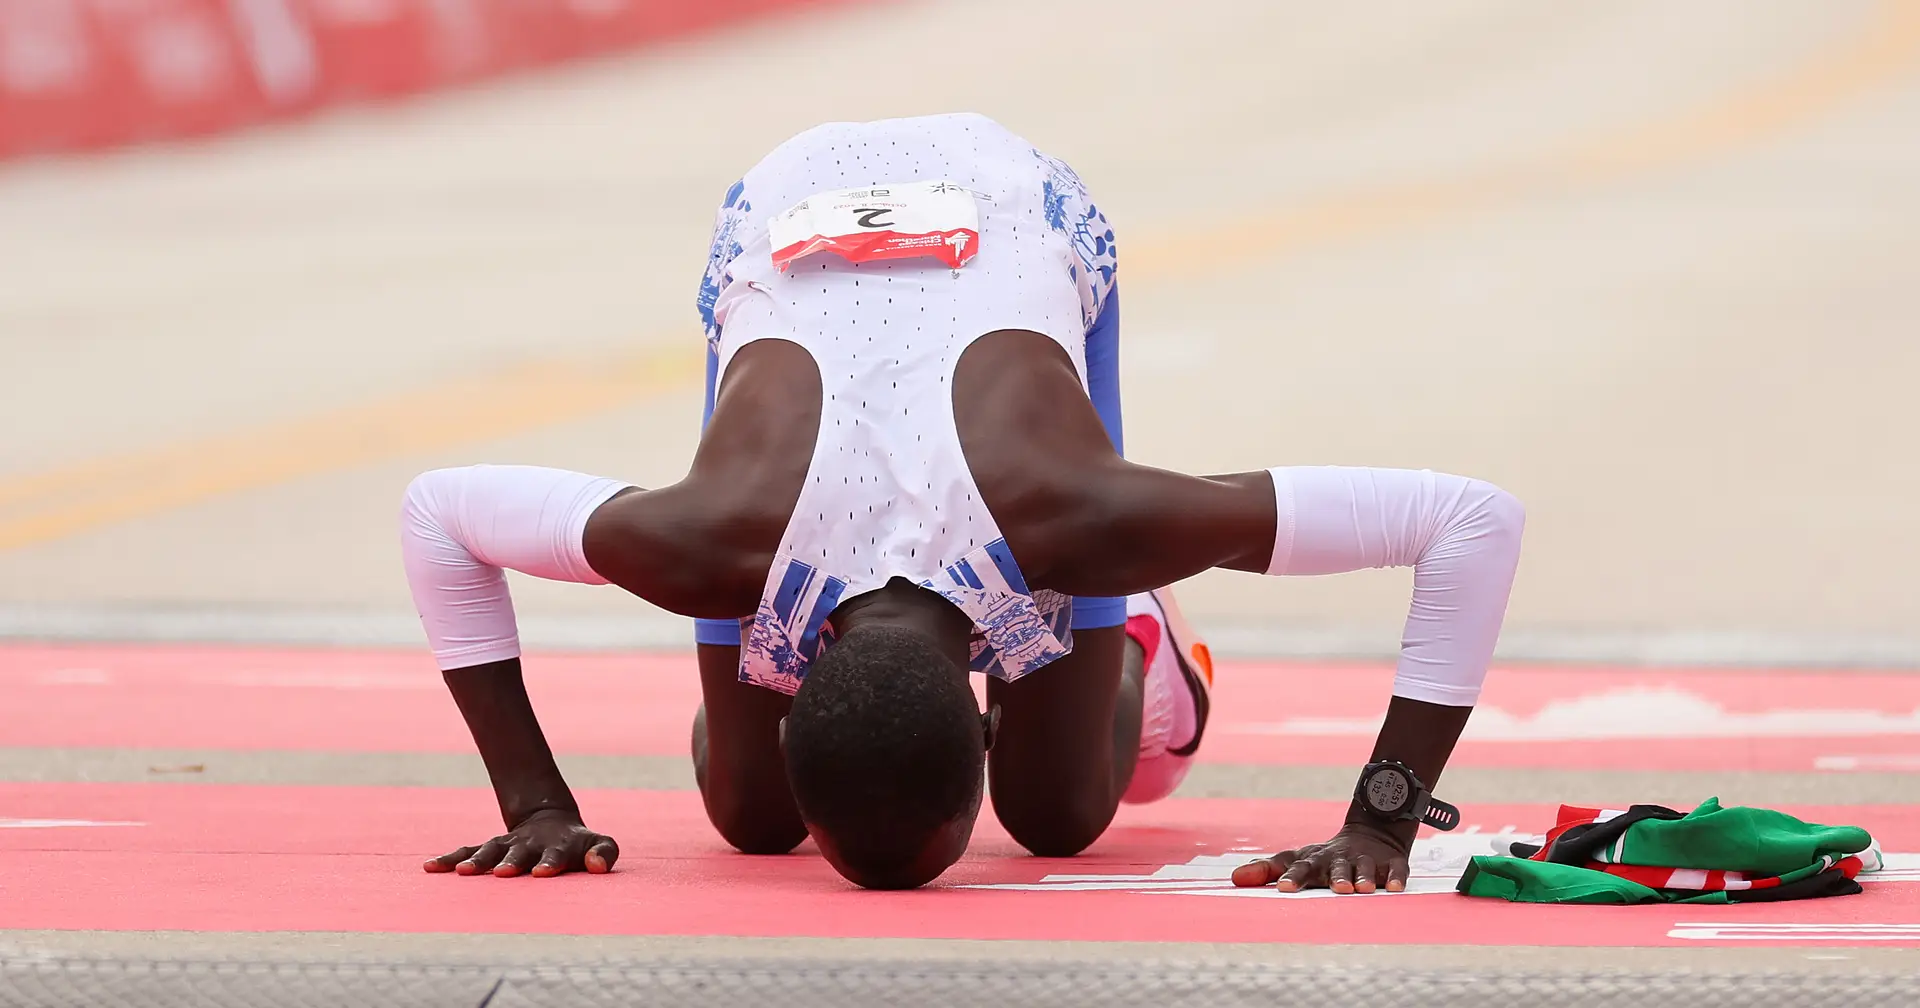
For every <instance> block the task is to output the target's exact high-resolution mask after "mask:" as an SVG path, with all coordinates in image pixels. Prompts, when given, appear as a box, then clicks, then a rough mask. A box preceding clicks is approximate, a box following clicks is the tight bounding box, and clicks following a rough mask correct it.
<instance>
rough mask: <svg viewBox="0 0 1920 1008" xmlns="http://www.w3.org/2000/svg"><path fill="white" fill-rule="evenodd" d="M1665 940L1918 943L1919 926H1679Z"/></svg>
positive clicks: (1692, 924)
mask: <svg viewBox="0 0 1920 1008" xmlns="http://www.w3.org/2000/svg"><path fill="white" fill-rule="evenodd" d="M1862 881H1865V880H1864V879H1863V880H1862ZM1667 937H1669V938H1686V939H1690V940H1694V941H1901V942H1920V924H1731V923H1729V924H1713V923H1703V922H1702V923H1682V924H1677V925H1675V926H1674V928H1673V930H1671V931H1668V932H1667Z"/></svg>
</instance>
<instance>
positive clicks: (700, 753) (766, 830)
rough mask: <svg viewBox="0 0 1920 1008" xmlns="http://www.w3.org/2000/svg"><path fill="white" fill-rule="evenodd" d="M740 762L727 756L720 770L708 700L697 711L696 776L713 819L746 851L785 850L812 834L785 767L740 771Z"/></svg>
mask: <svg viewBox="0 0 1920 1008" xmlns="http://www.w3.org/2000/svg"><path fill="white" fill-rule="evenodd" d="M740 766H741V763H740V761H730V760H722V761H721V770H720V772H719V773H717V774H716V773H715V772H714V766H713V761H712V759H711V758H710V755H709V749H708V744H707V708H706V705H705V704H702V705H701V706H700V709H699V710H698V711H696V712H695V713H694V716H693V779H694V781H695V783H697V784H698V785H699V787H700V797H701V800H702V802H703V803H704V804H705V805H706V809H707V819H708V821H710V822H712V823H713V828H714V829H715V830H718V831H719V833H720V836H721V838H722V839H724V840H726V842H727V843H728V844H730V845H731V846H732V847H733V848H734V849H735V850H738V851H739V852H740V853H742V854H785V853H787V852H788V851H791V850H793V849H794V848H795V847H798V846H799V845H800V841H802V840H805V839H806V838H807V827H806V824H804V823H802V822H801V821H800V813H799V812H798V811H797V810H796V809H795V808H794V805H793V793H792V791H791V790H789V789H788V787H787V783H786V775H785V773H784V771H782V770H781V768H779V767H774V768H771V770H769V769H768V768H760V769H759V771H758V772H740V770H739V767H740Z"/></svg>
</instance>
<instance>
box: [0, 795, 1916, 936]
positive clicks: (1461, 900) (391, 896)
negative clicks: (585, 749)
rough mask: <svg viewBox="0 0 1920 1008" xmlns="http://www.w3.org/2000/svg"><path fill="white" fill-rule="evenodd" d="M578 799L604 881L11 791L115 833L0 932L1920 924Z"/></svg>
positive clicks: (2, 910)
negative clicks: (726, 832) (1170, 883)
mask: <svg viewBox="0 0 1920 1008" xmlns="http://www.w3.org/2000/svg"><path fill="white" fill-rule="evenodd" d="M582 800H583V803H584V805H585V807H586V808H587V809H588V810H589V821H590V822H592V823H593V824H594V825H595V826H596V827H597V828H600V829H603V830H606V831H608V832H610V833H612V834H614V835H616V836H618V837H619V839H620V841H621V843H622V847H623V854H622V857H621V860H620V864H619V868H618V870H617V871H616V872H615V873H614V874H612V875H609V876H601V877H589V876H566V877H562V878H559V879H532V878H520V879H511V880H501V879H494V878H492V877H477V878H465V877H460V876H454V875H428V874H426V873H425V872H423V871H421V870H420V867H419V862H420V861H421V860H422V859H423V858H424V857H426V856H427V855H430V854H434V853H438V852H440V851H441V850H442V849H444V848H449V847H452V846H454V845H456V844H458V843H461V842H472V841H475V840H478V839H480V838H482V837H484V836H487V835H489V834H491V833H493V832H495V830H496V829H497V826H498V823H497V822H494V821H492V819H491V815H492V804H493V803H492V799H491V796H490V795H488V794H487V793H485V792H483V791H474V790H456V789H424V788H423V789H410V788H313V787H307V788H296V787H227V786H215V785H191V784H7V785H0V813H4V814H5V815H7V816H11V817H14V818H16V819H26V818H34V819H43V820H60V819H63V820H83V821H93V822H99V823H121V824H124V825H92V826H80V825H74V826H65V827H42V828H25V829H0V851H3V852H4V856H5V859H6V862H7V865H8V870H7V871H6V872H4V873H0V928H50V929H98V930H189V931H224V930H235V931H282V930H299V931H405V932H469V933H508V932H535V933H553V934H648V935H745V936H753V935H760V936H831V937H903V936H911V937H936V938H978V939H1033V940H1044V939H1073V940H1093V941H1205V942H1303V943H1336V944H1338V943H1377V942H1388V943H1395V942H1417V943H1423V944H1433V943H1442V944H1527V945H1663V944H1701V942H1699V941H1695V940H1691V939H1685V938H1677V937H1669V934H1668V932H1669V931H1670V930H1672V929H1673V928H1674V927H1675V925H1677V924H1681V923H1699V922H1709V923H1721V924H1753V923H1761V924H1769V925H1776V926H1777V925H1778V924H1779V923H1781V922H1783V921H1791V922H1793V923H1796V924H1801V925H1819V926H1829V927H1830V926H1835V925H1846V926H1857V925H1861V924H1892V923H1899V922H1904V921H1915V920H1920V883H1911V882H1885V883H1873V884H1871V885H1869V886H1868V887H1867V891H1866V892H1865V893H1864V894H1862V895H1859V896H1853V897H1847V898H1841V899H1829V900H1815V901H1808V902H1804V903H1796V904H1774V905H1754V906H1744V907H1742V906H1731V907H1675V906H1655V907H1541V906H1526V905H1510V904H1505V903H1499V902H1494V901H1488V900H1477V899H1469V898H1467V897H1464V896H1459V895H1457V894H1453V893H1443V894H1432V895H1412V894H1408V895H1395V896H1370V897H1340V898H1334V897H1323V898H1312V899H1299V898H1292V899H1289V898H1282V897H1270V896H1260V897H1255V898H1225V897H1220V896H1205V895H1180V894H1169V893H1153V892H1142V891H1006V890H981V889H968V888H962V887H963V886H967V885H979V884H1000V883H1035V882H1039V881H1040V880H1041V879H1042V878H1043V877H1044V876H1046V875H1048V874H1055V873H1058V874H1073V875H1116V874H1117V875H1146V874H1150V873H1152V872H1153V871H1155V870H1156V869H1158V868H1160V867H1161V866H1163V865H1168V864H1184V863H1186V862H1188V861H1189V860H1190V859H1192V858H1193V857H1195V856H1196V855H1221V854H1229V853H1231V852H1232V851H1233V850H1234V849H1235V848H1241V849H1244V848H1248V847H1261V848H1265V849H1273V848H1274V847H1277V846H1283V845H1292V844H1296V843H1300V842H1305V841H1310V840H1313V839H1316V838H1320V837H1322V836H1323V835H1324V834H1325V833H1326V831H1327V830H1329V829H1330V828H1331V827H1332V826H1333V825H1334V824H1335V822H1336V821H1337V819H1338V817H1339V815H1340V814H1341V811H1342V809H1341V806H1339V805H1338V804H1336V803H1330V802H1305V801H1241V800H1202V799H1195V800H1173V801H1166V802H1162V803H1159V804H1157V805H1153V806H1146V807H1141V808H1125V809H1123V810H1122V812H1121V816H1120V819H1119V821H1118V822H1117V823H1116V825H1115V826H1114V828H1113V829H1112V830H1111V831H1109V833H1108V834H1107V836H1106V837H1104V838H1103V839H1102V840H1101V841H1100V842H1099V843H1097V844H1096V845H1095V846H1094V847H1093V849H1092V850H1091V851H1090V852H1089V853H1088V854H1087V855H1084V856H1082V857H1079V858H1074V859H1070V860H1042V859H1036V858H1030V857H1026V856H1024V855H1022V854H1021V853H1020V852H1019V851H1018V849H1017V848H1016V847H1015V846H1014V845H1013V843H1012V841H1011V840H1009V839H1008V838H1007V836H1006V834H1005V833H1003V832H1002V831H1001V830H1000V829H999V827H998V826H997V825H995V824H993V822H992V821H991V820H992V817H991V816H990V815H988V816H983V818H982V823H981V826H980V829H979V831H978V834H977V836H976V839H975V843H974V846H973V850H972V851H971V852H970V853H969V855H968V856H967V858H966V859H965V860H963V861H962V862H961V863H960V864H959V865H957V866H956V867H955V868H954V869H953V870H952V871H950V872H949V873H948V874H947V875H946V876H945V877H944V878H942V879H941V880H940V882H939V883H938V884H937V885H936V886H935V887H933V888H930V889H927V890H924V891H919V892H911V893H872V892H864V891H860V890H857V889H853V888H851V887H850V886H848V885H847V884H846V883H845V882H843V881H842V880H841V879H840V878H839V877H838V876H836V875H835V874H834V873H833V872H832V870H831V869H829V868H828V867H827V866H826V864H825V863H824V862H822V861H821V860H820V859H819V858H818V857H817V856H814V855H813V854H812V853H811V847H810V846H807V847H803V848H802V849H801V851H800V852H799V853H797V854H794V855H788V856H784V857H748V856H745V855H740V854H736V853H732V852H730V851H729V850H727V849H726V848H725V846H724V845H723V844H722V843H721V841H720V840H719V838H718V837H717V836H716V835H715V834H714V833H713V830H712V828H711V827H710V826H709V825H708V824H707V822H706V820H705V817H704V815H703V814H702V812H701V809H700V801H699V797H698V795H696V794H694V793H692V792H684V791H681V792H647V791H623V792H589V793H586V794H584V795H582ZM1793 811H1795V812H1796V813H1798V814H1801V815H1803V816H1805V817H1807V818H1810V819H1814V820H1826V821H1845V822H1849V823H1855V824H1858V825H1862V826H1866V827H1867V828H1869V829H1871V830H1873V831H1874V832H1875V834H1876V835H1878V836H1879V837H1880V838H1881V840H1882V842H1883V843H1885V844H1887V845H1888V846H1889V848H1893V849H1898V848H1900V847H1901V846H1902V845H1903V844H1904V845H1905V846H1906V847H1907V848H1908V849H1911V848H1912V847H1913V846H1914V844H1916V843H1920V809H1913V808H1907V807H1855V808H1799V809H1794V810H1793ZM1551 814H1552V813H1551V809H1548V808H1546V807H1543V806H1488V807H1482V808H1478V809H1475V810H1474V816H1475V818H1477V819H1478V820H1479V824H1480V825H1482V826H1484V827H1486V828H1489V829H1497V828H1498V827H1499V826H1500V825H1505V824H1509V823H1513V824H1520V825H1522V826H1523V827H1534V828H1538V827H1541V826H1544V824H1545V823H1546V822H1547V821H1548V819H1549V818H1550V816H1551ZM1233 856H1234V857H1235V858H1236V859H1237V858H1238V857H1240V856H1244V855H1242V854H1234V855H1233ZM1849 940H1854V939H1851V938H1842V939H1839V943H1845V942H1846V941H1849ZM1906 940H1909V941H1920V935H1910V936H1908V938H1907V939H1906ZM1821 943H1822V944H1833V943H1835V941H1833V940H1831V939H1829V940H1823V941H1822V942H1821Z"/></svg>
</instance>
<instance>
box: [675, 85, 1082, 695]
mask: <svg viewBox="0 0 1920 1008" xmlns="http://www.w3.org/2000/svg"><path fill="white" fill-rule="evenodd" d="M932 181H946V182H952V183H955V184H957V185H960V186H964V187H966V188H967V189H969V190H971V191H972V192H973V194H974V198H975V199H976V200H977V202H978V207H979V230H980V241H979V246H978V249H977V253H976V254H975V255H974V256H973V258H972V259H971V260H970V261H968V262H967V263H966V264H965V265H964V266H962V267H960V268H958V269H952V268H949V267H948V266H946V265H944V264H942V263H940V262H938V261H937V260H935V259H934V258H931V257H925V258H913V259H892V260H885V261H876V262H865V263H854V262H849V261H847V260H846V259H843V258H841V257H840V256H839V255H836V254H834V253H833V252H832V251H820V252H815V253H813V254H811V255H809V256H807V257H805V258H802V259H800V260H798V261H796V262H794V263H792V264H791V265H790V266H789V267H788V268H787V269H786V270H784V271H782V270H781V269H779V268H777V267H776V265H775V263H774V261H773V255H772V248H771V245H770V237H769V221H770V219H771V218H772V217H774V216H775V215H778V214H781V213H783V212H784V211H786V210H788V209H789V208H791V207H794V206H796V205H797V204H799V203H800V202H802V201H804V200H808V199H809V198H811V197H816V196H820V195H821V194H824V193H830V192H836V191H841V190H848V189H856V188H860V187H878V186H886V185H888V184H890V183H891V184H906V183H915V182H932ZM1115 261H1116V260H1115V255H1114V248H1113V232H1112V230H1111V229H1110V228H1109V227H1108V225H1107V222H1106V218H1105V217H1104V216H1102V215H1101V214H1100V212H1099V211H1098V209H1097V208H1095V206H1094V205H1093V203H1092V201H1091V200H1090V198H1089V197H1088V195H1087V192H1086V188H1085V187H1084V185H1082V183H1081V182H1080V179H1079V178H1078V176H1076V175H1075V174H1074V173H1073V171H1072V169H1070V168H1068V167H1067V166H1066V165H1065V164H1063V163H1061V162H1059V161H1057V160H1055V159H1053V158H1050V157H1048V156H1046V155H1044V154H1042V153H1040V152H1039V151H1038V150H1036V149H1034V147H1033V145H1031V144H1029V143H1027V142H1026V141H1024V140H1022V139H1020V138H1019V137H1017V136H1015V135H1014V134H1012V133H1010V132H1008V131H1007V130H1006V129H1005V128H1004V127H1002V126H1000V125H999V124H997V123H995V122H993V121H992V120H990V119H987V118H985V117H983V116H979V115H944V116H931V117H925V118H917V119H896V120H888V121H883V122H874V123H831V124H828V125H825V126H820V127H817V128H815V129H811V130H808V131H807V132H805V133H802V134H800V135H799V136H797V137H795V138H793V139H792V140H789V141H787V142H786V143H784V144H782V145H781V146H780V147H779V148H777V149H776V150H774V151H773V153H771V154H769V155H768V156H767V157H766V159H765V160H763V161H761V162H760V164H759V165H757V166H756V167H755V168H754V169H753V170H752V171H750V172H748V173H747V175H746V177H745V178H744V179H742V180H741V182H740V183H739V184H737V185H735V186H734V187H733V189H732V190H731V191H730V192H729V193H728V194H727V200H726V205H725V206H724V207H722V209H721V211H720V216H719V221H718V224H717V226H716V228H715V234H714V247H713V251H712V255H711V257H710V259H709V262H708V266H707V275H706V280H705V283H704V285H703V287H702V290H701V309H702V313H703V315H705V316H706V321H707V338H708V340H709V341H710V343H711V345H712V348H713V349H714V351H715V353H716V355H717V359H718V362H719V373H720V375H722V376H724V374H725V372H726V367H727V365H728V363H729V362H730V361H731V360H732V358H733V355H734V354H735V353H737V352H739V350H740V348H741V347H742V346H745V345H746V344H748V343H751V342H754V341H755V340H762V339H783V340H789V341H791V342H793V343H796V344H798V345H800V346H801V347H804V348H805V349H806V350H807V352H808V353H809V354H811V355H812V357H813V360H814V362H815V364H816V365H817V366H818V367H819V370H820V379H821V384H822V396H823V402H822V408H821V416H820V432H819V436H818V439H817V440H816V441H815V444H814V451H813V459H812V463H811V466H810V468H809V471H808V475H807V482H806V486H805V488H804V489H803V490H802V491H801V494H800V499H799V502H798V503H797V504H796V506H795V508H794V513H793V516H792V518H791V519H790V521H789V523H788V525H787V530H786V534H785V535H784V537H783V538H782V541H781V543H780V546H779V549H778V551H777V552H776V553H775V555H774V562H773V566H772V569H771V570H770V571H769V572H768V575H767V583H766V588H765V591H764V593H763V595H762V597H761V600H760V606H759V611H758V612H757V613H756V614H755V615H754V616H752V617H749V618H748V619H747V620H743V629H744V630H745V633H744V635H743V636H744V639H745V644H744V646H743V647H742V649H741V678H742V679H743V680H745V681H747V682H752V683H756V684H759V685H762V686H766V687H770V688H773V689H776V690H780V691H783V692H787V693H792V692H794V691H796V690H797V689H799V686H800V681H801V679H802V678H803V677H804V675H805V672H806V666H807V664H808V662H810V661H811V660H812V659H813V658H814V657H815V656H816V655H817V654H818V653H819V651H820V649H821V648H822V646H823V644H824V643H825V641H824V640H823V637H822V634H823V633H830V631H828V630H827V628H826V627H825V624H826V620H827V617H828V615H829V614H831V613H832V611H833V610H834V608H835V607H836V606H838V605H839V604H840V603H841V602H844V601H846V600H847V599H850V598H853V597H854V596H857V595H860V594H862V593H865V592H869V591H873V590H875V589H877V588H880V587H882V586H884V585H885V584H886V583H887V582H888V581H889V580H891V579H892V578H895V577H900V578H905V579H907V580H908V581H911V582H913V583H915V584H918V585H920V586H922V587H925V588H927V589H929V590H932V591H934V592H937V593H939V594H940V595H942V596H943V597H945V598H946V599H947V600H949V601H951V602H952V603H953V604H954V605H955V606H957V607H959V608H960V610H961V611H962V612H964V613H966V614H967V616H968V617H969V618H971V619H972V620H973V623H974V628H975V639H974V643H973V663H972V667H973V669H974V670H975V671H980V672H986V673H989V674H992V675H995V676H998V677H1000V678H1003V679H1007V680H1013V679H1017V678H1019V677H1020V676H1022V675H1025V674H1026V673H1028V672H1031V671H1033V670H1034V669H1036V668H1039V667H1040V666H1042V665H1045V664H1047V663H1048V662H1050V661H1053V660H1054V659H1056V658H1059V657H1060V656H1062V655H1064V654H1066V653H1068V651H1069V650H1070V649H1071V647H1072V640H1071V632H1070V631H1069V630H1068V627H1069V621H1070V618H1071V602H1070V600H1068V599H1067V598H1065V597H1063V596H1060V595H1058V594H1055V593H1052V592H1045V591H1041V592H1034V591H1030V590H1029V589H1028V587H1027V584H1026V581H1025V579H1024V578H1023V577H1022V576H1021V574H1020V569H1019V567H1018V565H1016V564H1015V562H1014V559H1013V555H1012V553H1011V552H1010V551H1009V550H1008V548H1007V544H1006V541H1005V539H1003V538H1002V537H1001V534H1000V529H999V527H998V525H996V524H995V522H994V520H993V516H992V515H991V514H990V513H989V512H988V511H987V508H986V505H985V504H984V503H983V502H982V501H981V499H980V492H979V488H978V487H977V486H975V484H974V481H973V476H972V474H971V473H970V472H969V471H968V468H967V464H966V459H965V457H964V456H963V455H962V453H961V449H960V438H959V434H958V432H957V431H956V430H955V427H954V417H953V402H952V386H953V373H954V368H955V365H956V364H957V363H958V362H959V360H960V355H961V353H962V352H963V351H965V350H966V348H967V346H968V345H969V344H971V343H972V342H973V341H974V340H976V339H978V338H980V337H981V336H984V335H986V334H988V333H991V332H996V331H999V330H1003V329H1023V330H1030V331H1033V332H1038V333H1041V334H1043V335H1046V336H1048V337H1051V338H1052V339H1054V340H1055V341H1057V342H1058V343H1059V344H1060V345H1061V347H1063V348H1064V349H1065V350H1066V351H1067V353H1068V355H1069V356H1070V357H1071V358H1072V359H1073V362H1074V366H1075V368H1076V370H1078V371H1079V372H1080V375H1081V380H1082V383H1083V385H1084V383H1085V379H1086V361H1085V346H1086V334H1087V330H1088V327H1089V326H1091V325H1092V323H1093V322H1094V320H1095V319H1096V318H1097V317H1098V316H1099V314H1100V310H1101V307H1102V304H1103V302H1104V300H1105V298H1106V297H1107V295H1108V293H1109V292H1110V290H1111V289H1112V284H1113V275H1114V268H1115Z"/></svg>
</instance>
